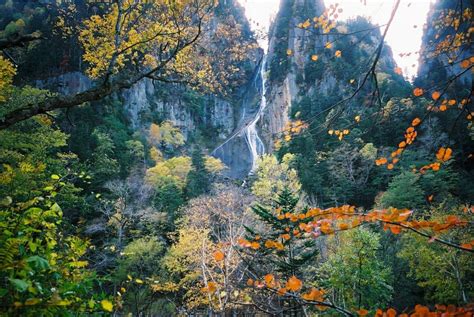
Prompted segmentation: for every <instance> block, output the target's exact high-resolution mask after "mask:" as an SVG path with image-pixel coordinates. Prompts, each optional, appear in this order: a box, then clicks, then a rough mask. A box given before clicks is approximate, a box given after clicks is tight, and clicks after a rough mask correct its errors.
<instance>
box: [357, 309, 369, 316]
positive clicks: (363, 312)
mask: <svg viewBox="0 0 474 317" xmlns="http://www.w3.org/2000/svg"><path fill="white" fill-rule="evenodd" d="M368 313H369V311H368V310H367V309H363V308H361V309H359V310H358V311H357V314H359V316H361V317H364V316H367V314H368Z"/></svg>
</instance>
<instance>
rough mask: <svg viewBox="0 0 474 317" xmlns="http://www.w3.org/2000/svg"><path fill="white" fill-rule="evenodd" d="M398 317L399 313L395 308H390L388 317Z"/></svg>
mask: <svg viewBox="0 0 474 317" xmlns="http://www.w3.org/2000/svg"><path fill="white" fill-rule="evenodd" d="M395 316H397V311H396V310H395V309H393V308H389V309H388V310H387V317H395Z"/></svg>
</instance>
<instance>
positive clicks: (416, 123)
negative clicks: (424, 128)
mask: <svg viewBox="0 0 474 317" xmlns="http://www.w3.org/2000/svg"><path fill="white" fill-rule="evenodd" d="M420 122H421V120H420V118H415V119H413V121H412V122H411V125H412V126H414V127H416V126H417V125H419V124H420Z"/></svg>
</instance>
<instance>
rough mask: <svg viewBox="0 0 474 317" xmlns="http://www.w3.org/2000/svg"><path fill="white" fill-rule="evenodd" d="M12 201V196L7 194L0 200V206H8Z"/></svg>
mask: <svg viewBox="0 0 474 317" xmlns="http://www.w3.org/2000/svg"><path fill="white" fill-rule="evenodd" d="M12 202H13V200H12V198H11V197H10V196H7V197H5V198H3V199H2V200H0V205H2V206H10V205H11V203H12Z"/></svg>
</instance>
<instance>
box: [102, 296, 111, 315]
mask: <svg viewBox="0 0 474 317" xmlns="http://www.w3.org/2000/svg"><path fill="white" fill-rule="evenodd" d="M100 305H101V306H102V309H103V310H105V311H108V312H109V313H111V312H112V311H113V310H114V305H113V304H112V302H111V301H109V300H106V299H103V300H102V301H101V302H100Z"/></svg>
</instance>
